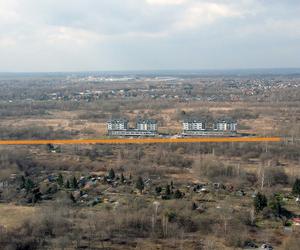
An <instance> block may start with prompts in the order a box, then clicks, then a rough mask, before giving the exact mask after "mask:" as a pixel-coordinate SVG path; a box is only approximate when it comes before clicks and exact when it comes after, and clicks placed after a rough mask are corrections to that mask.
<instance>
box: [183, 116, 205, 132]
mask: <svg viewBox="0 0 300 250" xmlns="http://www.w3.org/2000/svg"><path fill="white" fill-rule="evenodd" d="M205 129H206V122H205V121H204V120H199V119H186V120H184V121H183V123H182V130H183V131H203V130H205Z"/></svg>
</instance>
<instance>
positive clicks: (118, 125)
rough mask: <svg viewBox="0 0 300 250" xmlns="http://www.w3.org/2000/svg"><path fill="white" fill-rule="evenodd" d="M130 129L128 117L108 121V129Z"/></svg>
mask: <svg viewBox="0 0 300 250" xmlns="http://www.w3.org/2000/svg"><path fill="white" fill-rule="evenodd" d="M127 129H128V120H127V119H123V118H121V119H112V120H109V121H108V122H107V130H108V131H112V130H121V131H122V130H127Z"/></svg>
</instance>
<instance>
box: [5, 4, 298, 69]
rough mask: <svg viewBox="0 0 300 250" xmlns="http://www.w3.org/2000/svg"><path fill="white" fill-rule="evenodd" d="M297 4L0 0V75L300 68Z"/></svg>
mask: <svg viewBox="0 0 300 250" xmlns="http://www.w3.org/2000/svg"><path fill="white" fill-rule="evenodd" d="M299 13H300V0H230V1H229V0H0V72H12V71H31V72H33V71H85V70H99V71H101V70H165V69H230V68H274V67H275V68H276V67H281V68H283V67H298V68H299V67H300V15H299Z"/></svg>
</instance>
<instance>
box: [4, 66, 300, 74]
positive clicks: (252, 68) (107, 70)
mask: <svg viewBox="0 0 300 250" xmlns="http://www.w3.org/2000/svg"><path fill="white" fill-rule="evenodd" d="M255 70H257V71H259V70H263V71H265V70H300V66H299V67H249V68H248V67H246V68H199V69H126V70H122V69H111V70H109V69H104V70H96V69H92V70H62V71H55V70H49V71H44V70H43V71H17V70H16V71H15V70H12V71H0V74H35V73H38V74H43V73H44V74H49V73H50V74H51V73H101V72H103V73H106V72H109V73H110V72H112V73H113V72H148V73H151V72H168V71H169V72H174V71H178V72H193V71H195V72H196V73H197V72H201V71H212V72H214V71H216V72H218V71H255Z"/></svg>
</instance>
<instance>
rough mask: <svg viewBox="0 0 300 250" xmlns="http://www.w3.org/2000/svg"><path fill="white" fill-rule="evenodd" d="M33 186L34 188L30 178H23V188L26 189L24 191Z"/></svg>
mask: <svg viewBox="0 0 300 250" xmlns="http://www.w3.org/2000/svg"><path fill="white" fill-rule="evenodd" d="M33 188H34V183H33V181H32V180H31V179H27V180H25V189H26V192H29V191H31V190H32V189H33Z"/></svg>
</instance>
